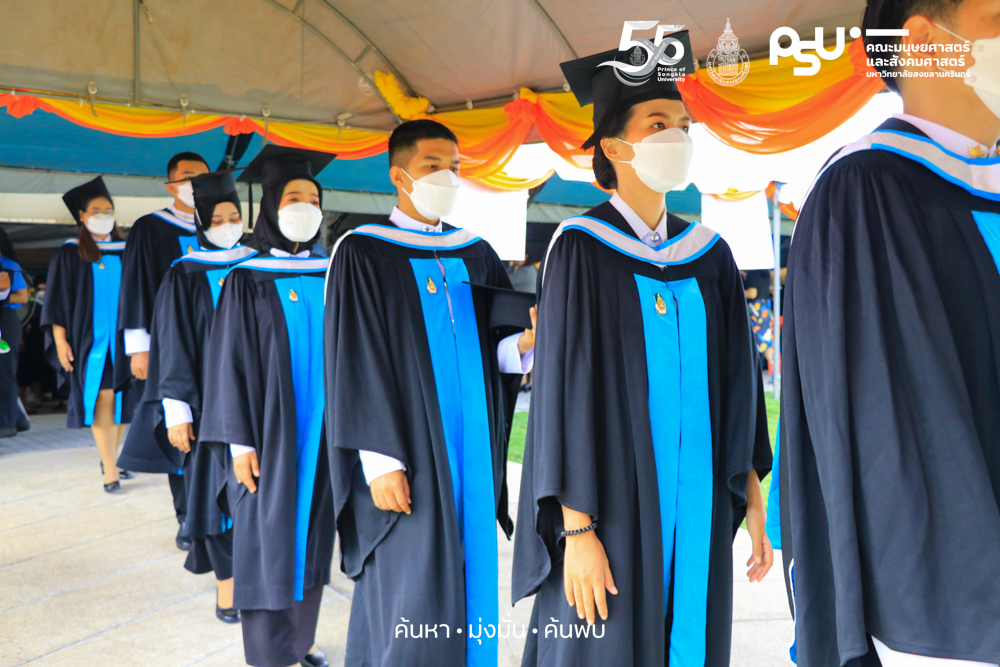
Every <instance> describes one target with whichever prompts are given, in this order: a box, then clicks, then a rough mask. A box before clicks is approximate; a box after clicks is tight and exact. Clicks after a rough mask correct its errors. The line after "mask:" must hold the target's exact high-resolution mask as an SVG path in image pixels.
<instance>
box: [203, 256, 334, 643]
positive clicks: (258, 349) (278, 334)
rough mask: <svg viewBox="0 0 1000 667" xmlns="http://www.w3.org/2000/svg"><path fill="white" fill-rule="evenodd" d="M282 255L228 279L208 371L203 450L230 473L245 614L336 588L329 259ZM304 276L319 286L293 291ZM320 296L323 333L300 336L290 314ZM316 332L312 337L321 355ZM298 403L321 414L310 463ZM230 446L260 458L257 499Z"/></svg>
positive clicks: (239, 604) (238, 599) (239, 599)
mask: <svg viewBox="0 0 1000 667" xmlns="http://www.w3.org/2000/svg"><path fill="white" fill-rule="evenodd" d="M276 259H277V258H271V257H269V256H264V257H256V258H254V259H251V260H247V261H245V262H243V263H242V264H240V265H239V266H237V267H236V268H234V269H233V271H232V272H231V273H230V274H229V276H228V277H227V278H226V281H225V285H224V286H223V289H222V293H221V294H220V296H219V302H218V304H217V306H216V309H215V320H214V323H213V325H212V331H211V334H210V337H209V345H208V352H207V355H206V358H209V359H212V360H213V363H212V364H209V365H208V366H207V368H206V371H207V375H206V377H205V390H204V396H203V399H202V400H203V403H202V414H201V425H200V430H199V437H200V439H201V444H205V443H208V444H209V445H210V446H211V447H212V448H213V450H214V452H215V454H216V455H217V456H218V458H219V460H220V461H221V462H223V464H224V465H225V466H226V470H227V480H228V487H227V488H228V497H229V507H230V509H231V511H232V512H233V576H234V578H235V579H234V584H235V591H234V598H233V600H234V606H235V607H236V608H238V609H241V610H283V609H289V608H292V607H293V604H294V603H295V602H296V598H297V597H300V595H299V594H300V593H301V591H302V590H310V589H313V588H316V587H318V586H324V585H326V584H327V583H329V582H330V567H331V560H332V558H333V542H334V534H335V529H334V520H333V499H332V494H331V490H330V476H329V474H328V470H329V469H328V464H327V462H326V456H327V455H326V447H325V445H324V444H323V443H324V440H325V434H323V433H322V432H321V431H322V410H323V401H324V398H323V386H322V378H321V374H322V371H321V370H319V369H320V368H321V365H322V361H321V357H320V358H319V360H318V361H316V357H315V356H313V355H315V354H320V355H321V354H322V350H321V348H322V342H321V341H322V316H321V309H322V293H323V276H324V274H325V270H326V265H327V261H326V258H324V257H318V258H314V259H311V260H294V259H291V260H285V265H289V266H299V267H302V268H300V269H295V268H292V269H285V268H281V267H282V264H281V263H280V262H279V263H278V264H274V261H275V260H276ZM296 261H297V262H299V264H297V265H296V264H295V262H296ZM258 262H264V263H265V264H264V265H259V264H257V263H258ZM302 262H306V263H304V264H303V263H302ZM268 263H270V264H268ZM261 266H264V268H261ZM268 267H270V268H268ZM307 268H308V270H306V269H307ZM299 278H301V280H302V281H316V282H315V283H309V285H308V286H307V287H306V288H305V289H306V290H309V291H308V292H307V291H304V289H303V287H302V286H301V284H300V283H295V284H294V285H293V286H292V287H289V284H290V283H289V282H287V281H293V282H294V281H297V280H298V279H299ZM317 298H318V303H319V308H320V311H319V313H318V314H317V318H316V319H315V320H314V321H310V326H314V327H317V328H315V329H312V328H309V327H306V326H303V325H302V324H301V322H300V323H299V324H298V325H296V324H295V323H294V322H293V324H292V326H293V327H296V331H295V336H294V340H293V338H292V337H290V336H289V327H288V318H287V317H286V314H285V313H286V311H285V308H286V307H287V308H294V307H295V306H298V305H305V304H307V303H308V304H311V305H315V304H316V301H315V299H317ZM310 299H311V301H310ZM313 312H314V313H315V311H313ZM311 336H312V337H314V338H315V349H313V343H312V342H311V341H312V340H313V338H311ZM293 345H294V348H293ZM293 355H295V358H294V359H293ZM303 355H305V356H303ZM300 360H304V363H306V364H308V363H310V360H312V361H315V362H316V365H315V366H314V367H313V370H314V371H315V375H310V374H309V373H308V370H309V369H308V368H306V371H307V373H306V375H305V376H301V375H299V376H297V375H296V373H297V371H296V368H300V366H296V364H297V363H298V361H300ZM303 383H304V384H303ZM299 405H306V406H307V407H309V408H310V409H312V410H313V413H314V414H315V415H316V418H315V419H314V420H313V421H312V422H310V424H309V427H310V428H314V429H315V430H316V432H317V437H316V439H315V440H311V441H309V442H308V443H307V444H308V446H309V447H310V448H311V449H310V451H311V452H312V453H311V454H310V455H309V456H308V457H305V456H303V457H299V456H298V442H297V436H298V431H297V421H299V420H300V418H301V417H302V415H301V414H299V411H298V410H297V406H299ZM233 443H235V444H241V445H246V446H249V447H253V448H254V449H255V450H256V452H257V457H258V460H259V462H260V477H259V478H258V480H257V492H256V493H250V492H249V491H248V490H247V488H246V486H244V485H242V484H239V482H238V481H237V480H236V477H235V475H234V473H233V470H232V457H231V456H230V451H229V445H230V444H233ZM298 459H303V460H307V459H308V461H309V465H310V466H311V467H312V468H314V470H315V474H314V475H313V476H312V477H310V478H306V477H304V476H303V474H302V473H300V472H299V471H298V470H297V460H298ZM308 483H312V484H313V491H312V494H311V498H312V501H311V505H310V504H307V505H306V506H305V507H302V506H301V505H300V504H299V500H300V499H299V497H298V490H299V488H300V486H301V488H303V489H306V488H308V487H307V486H302V485H305V484H308ZM300 517H302V518H301V519H300ZM297 521H300V525H307V527H308V531H307V534H306V538H305V540H300V541H299V542H298V544H299V547H300V548H301V549H302V550H303V553H304V561H299V562H300V565H301V569H299V571H298V575H299V576H300V577H301V578H300V580H299V581H298V582H297V581H296V574H297V568H296V562H297V553H296V545H297V541H296V526H297ZM303 522H307V523H303ZM275 641H284V638H275Z"/></svg>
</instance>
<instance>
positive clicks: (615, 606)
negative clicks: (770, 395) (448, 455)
mask: <svg viewBox="0 0 1000 667" xmlns="http://www.w3.org/2000/svg"><path fill="white" fill-rule="evenodd" d="M586 215H587V216H589V217H591V218H596V219H597V220H595V221H590V222H586V221H585V222H586V224H588V225H589V226H590V228H592V229H593V230H597V231H596V232H595V233H598V234H603V236H604V237H605V238H607V239H611V240H613V241H614V242H615V243H617V244H619V246H620V247H621V246H625V248H624V250H625V252H631V253H634V254H633V256H629V255H628V254H625V252H623V251H620V250H618V249H615V248H614V247H612V246H610V245H606V244H605V243H604V242H602V241H601V240H599V238H597V237H596V236H594V235H592V234H590V233H587V232H585V231H583V230H581V229H574V228H569V229H566V230H565V231H563V232H562V233H561V235H559V236H558V237H556V239H555V241H554V242H553V243H552V245H551V246H550V250H549V252H548V255H547V258H546V260H545V263H544V264H543V273H542V275H541V276H540V280H539V292H540V293H539V307H538V310H539V316H538V317H539V321H538V325H537V330H538V335H537V340H536V347H535V355H536V356H535V358H536V361H535V369H534V380H533V389H532V395H531V412H530V417H529V425H528V434H527V442H526V446H525V452H524V469H523V471H522V477H521V493H520V496H519V511H518V526H519V529H518V531H517V534H516V536H515V543H514V575H513V591H512V592H513V598H514V601H515V602H516V601H517V600H520V599H521V598H524V597H526V596H528V595H532V594H536V598H535V607H534V610H533V613H532V626H533V628H535V629H537V634H535V633H534V632H533V631H529V632H528V635H527V638H528V641H527V646H526V648H525V654H524V661H523V664H524V665H531V666H534V665H540V666H544V667H558V666H564V665H565V666H567V667H568V666H570V665H573V666H577V665H602V666H603V665H621V666H625V667H627V666H629V665H634V666H636V667H639V666H641V667H653V666H655V667H663V665H666V664H667V662H668V654H669V653H670V652H671V651H681V653H682V655H683V660H682V661H680V663H679V664H698V665H701V664H704V665H706V666H707V667H722V666H725V665H728V664H729V655H730V635H731V628H732V594H733V591H732V583H733V563H732V542H733V538H734V535H735V531H736V529H737V528H738V526H739V525H740V523H741V521H742V519H743V517H744V515H745V511H746V507H745V504H746V500H745V498H746V486H747V476H748V474H749V472H750V470H751V469H756V470H757V472H758V474H759V475H760V477H761V478H763V477H764V476H765V475H766V474H767V472H768V471H769V469H770V465H771V450H770V447H769V445H768V443H767V440H766V439H762V438H760V437H755V435H759V431H758V430H757V422H758V406H757V404H756V400H757V392H756V390H755V389H756V388H757V386H758V383H759V378H758V377H757V376H758V375H759V373H758V370H757V366H756V354H755V350H754V342H753V339H752V336H751V332H750V327H749V323H748V318H747V310H746V299H745V296H744V293H743V287H742V283H741V280H740V275H739V271H738V270H737V268H736V265H735V263H734V262H733V259H732V255H731V253H730V251H729V248H728V246H727V245H726V243H725V242H724V241H722V240H721V239H719V238H718V236H717V235H715V234H714V232H711V230H708V229H707V228H705V227H703V226H701V225H689V223H687V222H686V221H684V220H682V219H680V218H678V217H676V216H674V215H668V218H667V227H668V230H667V231H668V236H669V237H670V246H669V247H670V248H672V249H673V250H671V251H670V252H673V253H676V255H675V256H674V255H672V256H671V257H670V258H668V259H669V261H672V262H678V263H676V264H675V265H672V266H667V267H666V269H665V270H663V269H661V268H660V267H659V266H657V265H654V264H652V263H649V262H647V261H643V260H641V259H639V258H638V257H636V256H635V255H636V254H639V255H641V253H648V252H651V251H649V250H645V248H646V246H644V245H643V244H642V243H641V242H640V241H638V239H636V237H635V234H634V233H633V232H632V230H631V228H630V227H629V226H628V223H627V222H626V221H625V220H624V218H622V216H621V214H619V213H618V211H617V210H616V209H615V208H614V207H613V206H612V205H611V204H610V203H605V204H602V205H600V206H598V207H596V208H594V209H591V210H590V211H589V212H588V213H587V214H586ZM601 221H604V223H602V222H601ZM572 222H573V219H571V220H569V221H567V222H566V223H563V227H567V226H568V225H570V224H571V223H572ZM605 223H606V224H605ZM609 227H610V228H612V229H613V230H617V231H609V230H608V228H609ZM623 238H627V239H628V240H627V241H622V239H623ZM661 247H662V246H661ZM684 248H688V249H687V250H682V249H684ZM665 280H666V281H670V282H671V284H672V285H675V288H676V291H674V289H673V288H669V287H668V286H667V284H666V283H665V282H664V281H665ZM675 281H676V282H675ZM640 285H644V286H645V287H640ZM643 290H648V292H649V293H648V294H647V293H646V292H645V291H643ZM685 290H686V291H685ZM699 296H700V298H699ZM672 297H675V298H676V299H677V301H676V302H675V298H672ZM702 302H703V304H704V307H703V313H704V314H703V316H700V317H698V316H696V313H697V311H698V310H699V308H696V307H695V306H692V305H691V304H695V305H696V304H698V303H702ZM675 303H678V304H681V305H679V306H678V305H675ZM678 308H680V309H681V313H682V314H683V317H682V316H681V314H678ZM646 309H648V310H646ZM657 318H669V319H668V320H667V321H668V322H670V323H671V324H669V326H668V330H667V331H666V332H665V333H667V334H670V335H665V336H663V337H662V339H661V338H659V337H655V336H654V337H653V339H652V340H653V341H654V342H650V343H649V345H650V347H649V348H648V349H649V350H652V351H653V352H654V353H657V351H664V350H670V349H673V350H675V351H676V350H677V349H678V343H677V342H676V340H677V339H673V342H671V341H670V336H673V335H677V336H679V338H680V362H679V363H680V370H679V372H678V370H677V366H670V367H667V366H664V367H663V370H662V371H659V370H658V371H656V372H655V374H653V379H654V380H655V381H656V384H655V386H656V387H660V388H661V389H662V388H663V387H661V386H660V382H661V380H662V381H663V382H666V380H665V378H666V377H667V376H668V375H671V374H679V376H680V377H679V380H678V377H677V375H671V377H673V381H674V382H676V383H677V384H676V386H677V387H678V389H677V394H676V395H674V396H673V397H672V398H668V399H666V400H662V401H661V402H662V404H664V405H669V406H670V408H669V409H668V410H664V411H655V410H654V411H653V414H654V415H655V416H656V417H658V418H661V419H665V420H667V421H670V420H677V421H679V422H680V429H681V437H680V438H679V439H678V437H677V433H676V432H674V433H673V436H672V442H673V443H674V445H673V446H674V447H675V448H676V447H677V446H678V445H677V444H676V443H677V442H678V441H679V442H680V443H681V444H680V447H681V452H682V453H681V456H680V459H679V461H680V462H679V464H678V465H677V468H678V469H679V470H681V471H684V474H685V475H687V474H688V465H687V464H686V463H685V454H684V453H683V452H684V451H685V449H687V450H688V451H689V452H693V453H698V454H699V455H700V458H698V459H697V460H698V464H699V465H698V471H699V473H700V474H701V478H700V479H699V480H697V481H696V482H694V486H696V487H697V491H698V503H699V504H698V505H697V507H698V510H697V511H698V514H697V515H696V513H695V512H694V511H693V510H691V511H689V510H688V509H682V507H683V505H681V504H682V503H684V502H691V501H688V500H684V498H686V497H687V495H685V494H678V499H677V502H678V504H679V505H681V506H679V507H678V508H677V512H676V526H677V528H676V530H677V531H678V532H680V530H681V525H682V522H684V523H685V525H687V522H688V521H694V517H695V516H698V517H700V518H699V519H698V520H697V521H695V524H696V525H695V526H694V529H695V530H697V531H700V532H699V533H698V534H699V536H700V540H701V541H700V542H699V545H700V546H699V549H700V551H699V550H697V549H692V550H689V549H688V548H687V547H686V546H682V545H680V544H678V545H677V546H676V548H675V547H674V546H673V540H672V535H673V532H674V528H671V529H670V530H669V535H670V536H671V538H670V539H668V540H664V537H663V536H664V530H662V529H661V511H660V510H661V504H660V501H659V500H658V498H659V495H658V494H659V493H661V492H665V490H666V489H668V488H669V483H664V484H662V485H661V484H660V478H659V474H658V472H657V463H658V462H659V461H660V460H666V459H667V457H666V456H663V457H657V456H655V455H654V454H655V453H654V441H653V438H654V422H653V421H652V415H651V410H650V401H651V398H650V396H651V394H652V391H653V390H652V389H651V386H650V385H651V383H650V380H649V377H650V373H651V372H652V369H654V368H658V366H654V365H653V361H654V359H653V357H652V356H651V355H650V354H647V342H646V334H645V333H644V331H645V327H647V326H649V327H655V326H659V324H660V322H661V320H658V319H657ZM675 322H677V323H675ZM669 327H673V329H672V330H671V329H669ZM699 328H701V329H702V331H703V332H704V333H702V334H699V333H698V329H699ZM650 330H651V331H653V330H654V329H652V328H651V329H650ZM671 331H673V332H674V333H672V334H671V333H670V332H671ZM695 350H701V352H700V354H701V355H702V356H701V357H700V361H698V359H699V357H697V355H696V354H695V352H694V351H695ZM689 353H690V355H691V356H690V357H688V354H689ZM689 359H690V361H689ZM689 364H690V365H689ZM699 369H700V370H699ZM688 371H690V372H688ZM688 382H691V383H693V384H687V383H688ZM693 405H699V406H700V407H699V408H698V409H699V410H700V413H699V415H698V418H697V419H694V418H692V419H689V417H688V415H689V414H693V413H689V410H693V409H694V408H692V407H689V406H693ZM659 423H660V422H657V424H659ZM671 423H674V424H675V426H674V427H675V428H676V427H677V424H676V422H671ZM689 428H691V429H695V428H696V429H697V430H694V431H691V430H687V429H689ZM655 431H656V432H657V433H660V432H664V431H663V430H662V427H661V426H656V428H655ZM689 433H690V434H691V435H690V436H689V435H688V434H689ZM667 440H668V439H667V438H663V439H662V440H661V442H666V441H667ZM709 442H710V446H709ZM685 443H690V444H691V445H693V447H691V448H688V447H687V446H686V444H685ZM673 456H674V457H675V459H674V460H675V461H677V460H678V459H677V458H676V456H677V453H676V449H675V451H674V454H673ZM668 463H669V462H668ZM690 468H691V470H690V472H691V473H692V474H693V473H694V471H695V470H694V469H695V466H693V465H692V466H690ZM677 474H679V473H677V472H675V473H674V479H675V480H676V476H677ZM664 479H667V476H666V475H665V476H664ZM683 483H684V478H683V477H682V478H681V484H682V485H683ZM661 486H662V488H661ZM692 497H693V496H692ZM560 504H562V505H565V506H567V507H570V508H572V509H575V510H577V511H581V512H585V513H588V514H590V515H591V516H593V517H594V518H595V520H596V521H597V523H598V527H597V531H596V532H597V536H598V537H599V538H600V540H601V542H602V543H603V545H604V548H605V551H606V552H607V556H608V560H609V562H610V566H611V572H612V575H613V576H614V581H615V584H616V586H617V588H618V591H619V592H618V595H610V594H609V595H608V613H609V618H608V620H607V621H606V622H602V621H601V620H600V618H598V620H597V625H596V626H595V627H594V629H593V630H594V634H595V635H596V634H597V633H601V635H600V639H595V638H594V637H589V638H587V637H586V635H583V636H582V637H581V633H582V632H583V631H584V630H585V629H586V621H580V620H579V619H578V618H577V614H576V610H575V609H574V608H572V607H570V606H569V605H568V604H567V602H566V596H565V592H564V585H563V563H562V559H563V547H564V540H562V539H560V538H559V531H561V530H563V523H562V511H561V507H560ZM685 530H687V529H685ZM665 543H666V544H665ZM685 544H686V542H685ZM667 548H671V549H672V550H673V553H674V554H675V558H674V559H673V562H674V568H675V570H676V573H675V575H673V576H672V578H671V581H672V582H673V583H672V584H671V586H672V587H676V586H677V585H678V583H677V582H682V583H683V584H684V585H685V586H689V585H690V586H694V590H691V591H688V592H687V593H683V594H680V593H679V597H678V599H677V600H676V601H675V600H674V598H673V597H672V596H671V595H668V593H667V592H666V591H665V590H664V588H665V586H664V581H665V579H666V578H667V575H665V574H664V559H665V557H664V552H665V550H666V549H667ZM667 565H668V569H669V559H668V563H667ZM692 573H693V574H692ZM694 574H696V575H697V576H694ZM706 579H707V581H706ZM696 581H700V582H701V583H700V584H698V585H694V584H693V582H696ZM682 590H688V589H682ZM698 599H700V600H701V602H700V605H701V606H700V608H699V607H698V606H697V605H696V604H695V601H696V600H698ZM665 600H666V602H665ZM678 604H680V605H681V606H682V607H683V608H682V609H679V610H677V613H676V614H675V613H674V611H675V608H676V606H677V605H678ZM692 605H693V606H692ZM553 619H554V620H553ZM685 624H686V626H685ZM699 625H700V628H701V630H700V634H699V632H698V631H697V628H698V626H699ZM681 626H684V627H685V628H686V630H684V632H683V633H682V635H683V636H681V638H680V639H678V645H677V646H674V645H672V643H671V636H672V635H671V633H672V632H675V631H676V632H681V630H680V629H679V628H680V627H681ZM692 627H693V628H694V631H693V632H692V631H691V628H692ZM570 636H574V638H567V637H570ZM575 637H579V638H575ZM681 639H683V641H684V642H685V643H684V645H683V647H681V645H680V641H681ZM670 662H671V663H673V662H674V660H673V659H671V660H670Z"/></svg>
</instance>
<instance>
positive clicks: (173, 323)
mask: <svg viewBox="0 0 1000 667" xmlns="http://www.w3.org/2000/svg"><path fill="white" fill-rule="evenodd" d="M201 277H202V276H201V275H200V274H194V275H189V274H187V273H185V272H184V271H183V270H181V268H180V267H177V266H175V267H173V268H172V269H170V270H169V271H167V274H166V275H165V276H164V277H163V283H162V284H161V285H160V290H159V292H158V293H157V296H156V306H155V308H154V312H153V323H152V324H153V331H152V337H153V340H154V341H155V344H154V346H153V348H151V350H155V351H156V367H155V373H156V377H155V378H154V377H153V370H154V369H153V364H152V362H151V363H150V377H149V380H148V383H149V385H148V386H149V388H148V389H147V393H146V396H147V398H148V397H152V398H153V399H154V400H156V401H162V400H164V399H172V400H175V401H183V402H184V403H186V404H187V405H188V406H190V408H191V414H192V417H193V418H194V419H195V420H198V419H199V418H200V417H201V391H200V384H201V383H200V379H201V373H202V370H201V364H200V363H199V359H200V356H201V355H200V352H202V351H201V350H199V349H198V347H199V345H201V344H202V341H201V339H200V337H199V336H198V332H197V331H196V330H195V322H196V317H195V312H194V308H193V306H192V303H191V296H192V295H191V293H190V291H191V290H190V289H189V285H190V281H191V279H192V278H194V279H197V278H201Z"/></svg>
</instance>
